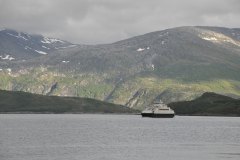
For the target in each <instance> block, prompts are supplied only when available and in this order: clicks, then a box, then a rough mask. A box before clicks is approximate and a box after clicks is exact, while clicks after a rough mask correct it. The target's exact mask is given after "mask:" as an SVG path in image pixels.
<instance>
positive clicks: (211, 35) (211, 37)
mask: <svg viewBox="0 0 240 160" xmlns="http://www.w3.org/2000/svg"><path fill="white" fill-rule="evenodd" d="M198 36H199V37H200V38H201V39H203V40H206V41H211V42H213V43H231V44H233V45H236V46H240V42H239V41H236V40H234V39H232V38H231V37H228V36H226V35H224V34H221V33H216V32H213V31H205V32H202V33H200V34H199V35H198Z"/></svg>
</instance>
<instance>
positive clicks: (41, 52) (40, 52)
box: [35, 50, 48, 55]
mask: <svg viewBox="0 0 240 160" xmlns="http://www.w3.org/2000/svg"><path fill="white" fill-rule="evenodd" d="M35 51H36V52H37V53H39V54H44V55H46V54H48V53H46V52H43V51H39V50H35Z"/></svg>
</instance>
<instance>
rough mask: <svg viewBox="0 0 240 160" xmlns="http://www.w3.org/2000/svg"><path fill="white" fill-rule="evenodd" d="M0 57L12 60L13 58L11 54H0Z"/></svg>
mask: <svg viewBox="0 0 240 160" xmlns="http://www.w3.org/2000/svg"><path fill="white" fill-rule="evenodd" d="M0 59H2V60H9V61H11V60H14V59H15V58H13V57H12V56H10V55H8V54H7V55H5V56H2V55H1V56H0Z"/></svg>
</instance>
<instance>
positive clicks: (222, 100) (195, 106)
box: [169, 93, 240, 116]
mask: <svg viewBox="0 0 240 160" xmlns="http://www.w3.org/2000/svg"><path fill="white" fill-rule="evenodd" d="M169 106H170V107H171V108H172V109H174V110H175V112H176V114H180V115H217V116H240V100H237V99H233V98H230V97H227V96H224V95H219V94H216V93H204V94H203V95H202V96H200V97H198V98H197V99H195V100H192V101H183V102H173V103H170V104H169Z"/></svg>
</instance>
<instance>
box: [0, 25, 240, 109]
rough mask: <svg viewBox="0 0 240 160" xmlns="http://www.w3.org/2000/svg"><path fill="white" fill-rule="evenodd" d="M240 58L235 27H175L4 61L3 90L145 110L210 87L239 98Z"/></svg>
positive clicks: (188, 97) (0, 75) (239, 34)
mask: <svg viewBox="0 0 240 160" xmlns="http://www.w3.org/2000/svg"><path fill="white" fill-rule="evenodd" d="M15 38H17V37H15ZM18 39H19V38H18ZM12 44H14V43H12ZM0 45H1V46H5V45H4V44H3V42H2V41H0ZM25 45H26V44H25ZM27 45H29V44H27ZM69 45H70V46H71V45H72V44H69ZM43 51H45V50H43ZM9 55H12V54H10V52H9ZM20 57H21V56H20ZM239 60H240V29H229V28H219V27H179V28H172V29H167V30H163V31H158V32H152V33H148V34H145V35H141V36H137V37H133V38H130V39H127V40H123V41H119V42H115V43H112V44H103V45H77V46H74V47H65V48H64V47H63V48H61V49H56V50H53V51H52V52H50V53H49V54H46V55H43V54H42V55H40V56H36V57H31V58H29V59H26V60H25V61H22V60H14V61H10V60H9V61H6V60H3V59H1V60H0V82H1V83H0V88H2V89H7V90H21V91H27V92H32V93H39V94H46V95H62V96H81V97H91V98H96V99H99V100H105V101H108V102H114V103H118V104H123V105H127V106H129V107H133V108H138V109H142V108H143V107H144V106H145V105H146V104H148V103H151V101H153V100H154V99H156V98H161V99H162V100H163V101H164V102H165V103H169V102H174V101H179V100H191V99H193V98H195V97H197V96H199V95H201V94H202V93H203V92H208V91H209V92H210V91H211V92H216V93H221V94H225V95H230V96H233V97H239V96H240V74H239V70H240V61H239Z"/></svg>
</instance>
